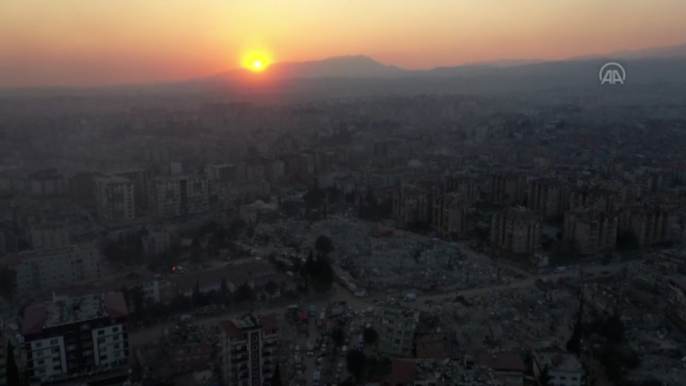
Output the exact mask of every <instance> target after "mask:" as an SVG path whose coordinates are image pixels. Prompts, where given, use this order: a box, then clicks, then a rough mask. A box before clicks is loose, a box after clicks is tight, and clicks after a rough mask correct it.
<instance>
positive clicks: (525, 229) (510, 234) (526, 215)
mask: <svg viewBox="0 0 686 386" xmlns="http://www.w3.org/2000/svg"><path fill="white" fill-rule="evenodd" d="M540 239H541V219H540V216H538V215H536V214H534V213H533V212H531V211H529V210H527V209H525V208H522V207H516V208H510V209H505V210H502V211H499V212H496V213H495V214H494V215H493V220H492V222H491V243H492V244H493V247H494V248H495V249H497V250H500V251H504V252H509V253H513V254H515V255H531V254H533V253H534V251H535V250H536V248H538V245H539V242H540Z"/></svg>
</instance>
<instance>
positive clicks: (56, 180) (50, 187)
mask: <svg viewBox="0 0 686 386" xmlns="http://www.w3.org/2000/svg"><path fill="white" fill-rule="evenodd" d="M29 186H30V188H31V194H33V195H36V196H57V195H64V194H67V193H68V188H67V179H66V178H65V176H64V175H62V174H60V173H59V172H58V171H57V169H46V170H41V171H39V172H36V173H34V174H32V175H31V176H30V177H29Z"/></svg>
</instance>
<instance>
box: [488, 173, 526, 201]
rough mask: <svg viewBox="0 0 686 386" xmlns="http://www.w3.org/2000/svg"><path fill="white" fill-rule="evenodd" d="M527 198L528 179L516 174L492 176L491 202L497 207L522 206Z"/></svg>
mask: <svg viewBox="0 0 686 386" xmlns="http://www.w3.org/2000/svg"><path fill="white" fill-rule="evenodd" d="M525 197H526V179H525V178H524V176H523V175H521V174H519V173H514V172H502V173H496V174H494V175H493V176H491V202H492V203H494V204H496V205H506V206H510V205H514V204H520V203H522V202H523V201H524V198H525Z"/></svg>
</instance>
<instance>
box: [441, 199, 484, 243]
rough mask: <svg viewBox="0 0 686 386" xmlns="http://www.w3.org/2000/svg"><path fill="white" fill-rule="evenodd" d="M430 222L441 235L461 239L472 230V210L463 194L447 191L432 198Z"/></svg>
mask: <svg viewBox="0 0 686 386" xmlns="http://www.w3.org/2000/svg"><path fill="white" fill-rule="evenodd" d="M431 209H432V210H433V216H431V222H432V226H433V228H434V229H435V230H436V231H437V232H438V234H439V235H440V236H441V237H445V238H448V237H450V238H453V239H462V238H465V237H466V236H467V235H468V234H469V232H470V231H471V230H472V228H473V226H474V223H473V213H474V210H473V208H472V205H471V204H470V202H469V200H468V199H467V198H466V196H465V195H463V194H460V193H457V192H455V193H448V194H446V195H440V196H437V197H436V198H434V201H433V205H432V208H431Z"/></svg>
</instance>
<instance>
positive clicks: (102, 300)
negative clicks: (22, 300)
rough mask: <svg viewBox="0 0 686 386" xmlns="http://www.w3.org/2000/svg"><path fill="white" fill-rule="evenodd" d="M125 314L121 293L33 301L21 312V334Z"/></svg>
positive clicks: (35, 332) (36, 332)
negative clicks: (22, 318)
mask: <svg viewBox="0 0 686 386" xmlns="http://www.w3.org/2000/svg"><path fill="white" fill-rule="evenodd" d="M126 315H128V309H127V307H126V301H125V300H124V295H122V294H121V293H120V292H109V293H106V294H96V295H88V296H82V297H78V298H71V299H69V298H67V299H64V300H55V301H53V302H50V303H46V304H34V305H32V306H29V307H27V308H26V310H25V311H24V323H23V326H22V333H23V335H24V336H27V335H33V334H38V333H40V332H41V331H42V330H43V329H46V328H51V327H56V326H62V325H67V324H73V323H78V322H83V321H87V320H93V319H99V318H104V317H110V318H120V317H123V316H126Z"/></svg>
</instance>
